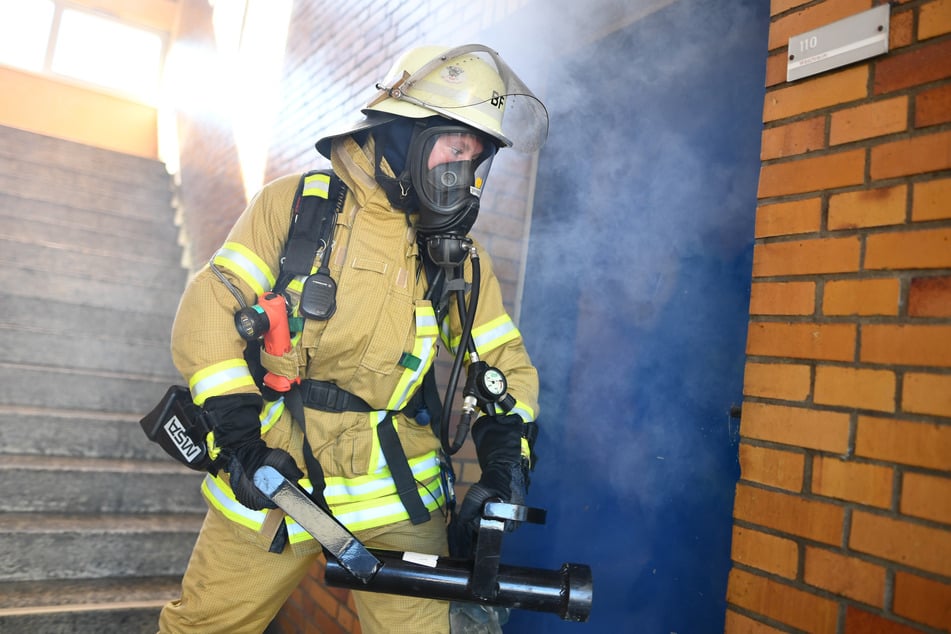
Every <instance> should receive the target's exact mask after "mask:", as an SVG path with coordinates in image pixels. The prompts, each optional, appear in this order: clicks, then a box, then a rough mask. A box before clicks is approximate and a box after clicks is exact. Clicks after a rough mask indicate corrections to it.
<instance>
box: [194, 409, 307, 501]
mask: <svg viewBox="0 0 951 634" xmlns="http://www.w3.org/2000/svg"><path fill="white" fill-rule="evenodd" d="M262 405H263V401H262V399H261V397H260V396H259V395H257V394H231V395H228V396H215V397H212V398H209V399H208V400H207V401H205V406H204V409H205V413H206V414H207V415H208V417H209V419H210V423H211V425H212V429H213V430H214V434H215V444H216V445H217V446H218V447H219V448H220V449H221V454H220V456H219V458H218V461H219V462H220V463H221V464H222V465H223V468H224V470H225V471H227V472H228V473H229V474H230V475H231V489H232V490H233V491H234V496H235V498H237V500H238V502H240V503H241V504H243V505H244V506H246V507H248V508H249V509H253V510H255V511H259V510H261V509H265V508H269V509H272V508H276V507H277V505H276V504H274V502H272V501H271V499H270V498H269V497H267V496H266V495H264V494H263V493H262V492H261V490H260V489H258V488H257V487H256V486H254V480H253V478H254V472H255V471H257V470H258V469H259V468H260V467H263V466H269V467H274V468H275V469H277V470H278V472H280V474H281V475H282V476H284V477H285V478H287V479H288V480H290V481H291V482H293V483H295V484H296V483H297V481H298V480H300V479H301V478H303V477H304V472H303V471H301V470H300V467H298V466H297V464H296V463H295V462H294V459H293V458H292V457H291V455H290V454H289V453H287V452H286V451H284V450H283V449H274V448H272V447H268V446H267V444H266V443H265V442H264V440H263V439H262V438H261V419H260V412H261V406H262Z"/></svg>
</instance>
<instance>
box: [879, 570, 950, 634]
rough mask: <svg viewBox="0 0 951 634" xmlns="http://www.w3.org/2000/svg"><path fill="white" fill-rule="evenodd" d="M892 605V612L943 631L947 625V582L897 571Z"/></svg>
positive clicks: (948, 594)
mask: <svg viewBox="0 0 951 634" xmlns="http://www.w3.org/2000/svg"><path fill="white" fill-rule="evenodd" d="M893 609H894V611H895V614H900V615H901V616H904V617H907V618H909V619H911V620H912V621H917V622H918V623H924V624H925V625H930V626H932V627H936V628H938V629H939V630H944V631H945V632H947V631H949V628H951V585H948V584H947V583H941V582H940V581H933V580H931V579H924V578H922V577H919V576H918V575H912V574H909V573H907V572H902V571H898V572H896V573H895V600H894V608H893Z"/></svg>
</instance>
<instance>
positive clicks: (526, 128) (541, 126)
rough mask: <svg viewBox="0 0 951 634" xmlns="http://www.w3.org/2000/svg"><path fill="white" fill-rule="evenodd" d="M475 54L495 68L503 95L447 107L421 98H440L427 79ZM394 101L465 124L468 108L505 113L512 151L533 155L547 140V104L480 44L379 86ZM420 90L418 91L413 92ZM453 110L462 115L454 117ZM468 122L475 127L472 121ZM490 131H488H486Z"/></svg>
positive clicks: (451, 51)
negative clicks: (459, 58) (436, 96)
mask: <svg viewBox="0 0 951 634" xmlns="http://www.w3.org/2000/svg"><path fill="white" fill-rule="evenodd" d="M464 55H475V56H478V57H479V58H480V59H482V60H483V61H485V62H486V63H488V64H489V65H490V66H492V67H494V68H495V70H496V72H497V73H498V76H499V78H500V79H501V82H502V93H501V94H500V93H499V92H497V91H495V90H493V91H492V92H491V95H488V96H484V97H479V98H474V100H473V101H472V103H455V104H452V105H449V104H447V103H446V102H445V101H443V102H442V103H436V102H435V101H429V100H427V99H426V98H425V97H422V95H434V96H435V95H438V94H439V89H438V88H436V87H431V86H428V85H427V79H426V78H427V77H428V76H429V75H431V74H432V73H433V72H435V71H437V70H439V69H440V68H442V67H444V66H446V64H447V62H450V61H451V60H453V59H455V58H458V57H461V56H464ZM379 88H381V89H382V90H383V91H384V92H385V93H386V94H388V95H389V96H390V97H391V98H394V99H398V100H402V101H406V102H408V103H412V104H414V105H417V106H421V107H423V108H427V109H429V110H432V111H434V112H437V113H440V114H443V115H444V116H448V117H449V118H451V119H457V120H461V121H466V117H465V116H464V115H463V114H462V113H465V112H466V110H467V109H480V108H482V109H486V110H489V111H491V110H496V109H500V110H502V111H503V115H502V122H501V133H502V135H504V137H505V138H506V140H507V141H509V143H506V145H508V144H510V145H511V146H512V148H513V149H515V150H518V151H520V152H528V153H531V152H534V151H536V150H538V149H540V148H541V147H542V145H544V144H545V140H546V139H547V138H548V111H547V110H546V109H545V104H543V103H542V102H541V100H540V99H538V97H536V96H535V95H534V94H533V93H532V91H531V90H529V88H528V86H526V85H525V83H524V82H522V80H521V79H519V77H518V75H516V74H515V72H514V71H513V70H512V69H511V68H510V67H509V66H508V64H506V63H505V61H503V60H502V58H501V57H500V56H499V54H498V53H497V52H496V51H493V50H492V49H490V48H487V47H485V46H483V45H481V44H466V45H464V46H457V47H456V48H452V49H449V50H447V51H445V52H444V53H442V54H441V55H437V56H436V57H434V58H433V59H432V60H430V61H429V62H427V63H426V64H423V66H422V67H420V68H419V69H418V70H417V71H416V72H414V73H412V74H410V75H408V76H407V75H404V76H403V77H400V78H396V79H395V80H394V81H393V82H392V84H391V85H390V86H385V85H381V86H379ZM414 88H418V90H414ZM454 111H455V112H457V113H460V114H458V115H456V114H454ZM466 122H467V123H470V124H473V123H472V122H471V121H466ZM485 131H489V130H485Z"/></svg>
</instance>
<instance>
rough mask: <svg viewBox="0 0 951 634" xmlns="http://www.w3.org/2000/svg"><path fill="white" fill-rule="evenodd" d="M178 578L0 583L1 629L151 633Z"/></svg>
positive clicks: (13, 632) (24, 633)
mask: <svg viewBox="0 0 951 634" xmlns="http://www.w3.org/2000/svg"><path fill="white" fill-rule="evenodd" d="M180 589H181V577H180V576H177V575H176V576H168V577H140V578H134V579H126V578H118V579H85V580H77V581H74V580H70V579H55V580H50V581H20V582H16V583H0V632H5V633H7V634H37V633H41V634H76V633H77V632H96V633H97V634H138V633H142V634H154V633H155V631H156V630H157V629H158V615H159V611H160V610H161V608H162V606H163V605H165V603H167V602H168V601H171V600H174V599H176V598H178V596H179V592H180Z"/></svg>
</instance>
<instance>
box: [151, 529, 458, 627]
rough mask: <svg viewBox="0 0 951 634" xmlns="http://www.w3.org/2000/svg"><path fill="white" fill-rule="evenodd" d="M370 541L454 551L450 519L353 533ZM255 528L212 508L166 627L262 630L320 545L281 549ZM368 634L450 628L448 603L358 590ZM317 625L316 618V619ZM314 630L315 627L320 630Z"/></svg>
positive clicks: (165, 613) (166, 611) (166, 614)
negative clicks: (274, 549) (258, 538)
mask: <svg viewBox="0 0 951 634" xmlns="http://www.w3.org/2000/svg"><path fill="white" fill-rule="evenodd" d="M242 533H243V534H242ZM355 534H356V536H357V537H358V538H359V539H360V541H362V542H363V543H364V544H365V545H366V546H367V547H371V548H382V549H386V550H398V551H415V552H425V553H438V554H442V555H447V554H448V546H447V544H446V526H445V523H444V522H443V521H442V517H441V515H440V514H439V513H438V512H436V513H433V514H432V517H431V518H430V520H429V521H428V522H425V523H423V524H418V525H415V526H414V525H413V524H411V523H410V522H409V521H403V522H398V523H396V524H391V525H388V526H382V527H379V528H374V529H370V530H366V531H359V532H357V533H355ZM254 538H255V534H254V533H252V532H251V531H248V530H247V529H244V528H243V527H240V526H236V525H235V524H233V523H232V522H230V521H229V520H227V519H225V518H224V517H222V516H221V515H220V514H219V513H217V512H216V511H214V510H209V511H208V513H207V515H206V516H205V521H204V524H203V525H202V528H201V532H200V533H199V535H198V541H197V542H196V543H195V547H194V549H193V551H192V554H191V559H190V560H189V563H188V569H187V571H186V572H185V576H184V578H183V580H182V594H181V597H180V598H179V599H177V600H174V601H171V602H169V603H168V604H166V605H165V607H164V608H163V609H162V613H161V616H160V617H159V632H160V633H161V634H260V633H261V632H263V631H264V629H265V628H266V627H267V626H268V624H269V623H270V622H271V621H272V620H273V618H274V617H275V615H276V614H277V613H278V611H279V610H280V609H281V606H283V605H284V602H285V601H286V600H287V598H288V597H289V596H290V595H291V593H292V592H293V591H294V590H295V588H297V586H298V584H299V583H300V582H301V580H302V579H303V578H304V577H305V575H307V573H308V571H309V570H310V569H311V568H312V566H313V564H314V563H315V562H316V560H317V559H318V558H319V557H321V556H322V555H321V551H320V549H319V547H317V544H316V543H315V542H313V541H311V542H307V543H308V544H311V545H312V546H313V548H310V549H300V548H292V547H291V546H288V547H287V548H285V549H284V552H282V553H280V554H275V553H270V552H267V549H266V547H264V548H262V547H261V546H260V545H258V544H256V543H254V542H253V540H254ZM353 597H354V602H355V603H356V606H357V612H358V614H359V617H360V627H361V629H362V631H363V634H404V633H405V634H415V633H417V632H427V634H448V633H449V604H448V603H447V602H444V601H435V600H432V599H417V598H413V597H404V596H398V595H389V594H380V593H372V592H357V591H354V592H353ZM315 625H316V624H315ZM314 631H317V630H316V629H315V630H314Z"/></svg>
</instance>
